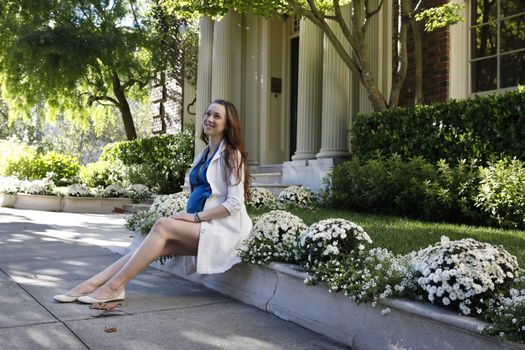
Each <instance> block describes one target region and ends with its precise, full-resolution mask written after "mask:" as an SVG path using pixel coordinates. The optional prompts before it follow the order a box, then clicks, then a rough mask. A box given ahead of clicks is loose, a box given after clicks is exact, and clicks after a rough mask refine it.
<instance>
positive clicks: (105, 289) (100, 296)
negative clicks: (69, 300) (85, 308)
mask: <svg viewBox="0 0 525 350" xmlns="http://www.w3.org/2000/svg"><path fill="white" fill-rule="evenodd" d="M125 297H126V292H125V291H124V288H121V289H116V290H115V289H112V288H110V287H109V286H107V285H103V286H101V287H99V288H97V290H95V291H94V292H93V293H90V294H89V295H85V296H81V297H79V298H78V301H80V302H81V303H86V304H95V303H107V302H110V301H118V300H124V298H125Z"/></svg>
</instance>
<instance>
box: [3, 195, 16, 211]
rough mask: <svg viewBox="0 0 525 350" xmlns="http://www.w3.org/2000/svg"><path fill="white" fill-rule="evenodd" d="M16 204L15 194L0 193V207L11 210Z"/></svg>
mask: <svg viewBox="0 0 525 350" xmlns="http://www.w3.org/2000/svg"><path fill="white" fill-rule="evenodd" d="M15 203H16V194H5V193H0V207H9V208H12V207H14V206H15Z"/></svg>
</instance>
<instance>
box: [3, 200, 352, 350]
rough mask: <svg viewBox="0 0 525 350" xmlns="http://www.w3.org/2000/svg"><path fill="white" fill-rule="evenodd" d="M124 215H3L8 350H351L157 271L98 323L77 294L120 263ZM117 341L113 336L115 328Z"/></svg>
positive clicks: (127, 237)
mask: <svg viewBox="0 0 525 350" xmlns="http://www.w3.org/2000/svg"><path fill="white" fill-rule="evenodd" d="M123 222H124V220H123V216H122V215H98V214H73V213H54V212H43V211H31V210H15V209H8V208H0V349H9V350H10V349H24V350H28V349H54V350H55V349H57V350H58V349H141V350H142V349H147V350H152V349H343V348H346V347H344V346H342V345H340V344H337V343H334V342H332V341H331V340H329V339H327V338H326V337H324V336H322V335H319V334H316V333H313V332H311V331H308V330H306V329H304V328H302V327H299V326H297V325H294V324H292V323H290V322H286V321H283V320H281V319H279V318H277V317H275V316H273V315H270V314H267V313H265V312H263V311H260V310H259V309H256V308H254V307H251V306H248V305H245V304H242V303H240V302H237V301H235V300H233V299H231V298H229V297H226V296H224V295H221V294H219V293H217V292H214V291H211V290H209V289H206V288H205V287H202V286H201V285H197V284H194V283H191V282H188V281H186V280H183V279H181V278H178V277H176V276H174V275H171V274H169V273H166V272H161V271H158V270H155V269H152V268H148V269H146V270H145V271H144V272H143V273H141V274H140V275H138V276H137V277H136V278H135V279H134V280H133V281H132V282H131V283H130V284H128V287H127V289H126V296H127V298H126V301H125V303H124V305H122V306H121V307H120V312H115V313H112V314H104V315H102V316H100V315H98V312H97V311H96V310H92V309H89V307H88V306H86V305H83V304H78V303H73V304H59V303H56V302H54V301H53V300H52V296H53V295H54V294H59V293H61V292H64V291H67V290H68V289H69V288H71V287H73V286H74V285H75V284H76V283H78V282H79V281H81V280H83V279H86V278H88V277H89V276H91V275H93V274H94V273H96V272H98V271H100V270H101V268H103V267H105V266H107V265H109V264H110V263H112V262H113V261H115V260H116V259H117V258H118V257H119V255H118V254H115V253H113V252H112V251H110V250H108V249H106V248H109V247H111V249H112V250H113V251H119V250H120V251H121V252H124V251H125V248H126V247H127V246H128V245H129V244H130V243H131V241H132V238H133V237H132V233H131V232H129V231H128V230H126V229H125V228H124V226H123ZM106 327H107V328H115V329H116V332H114V333H108V332H105V328H106Z"/></svg>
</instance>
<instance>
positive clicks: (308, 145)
mask: <svg viewBox="0 0 525 350" xmlns="http://www.w3.org/2000/svg"><path fill="white" fill-rule="evenodd" d="M371 2H373V1H371ZM461 2H462V4H464V8H463V10H462V16H463V18H465V21H463V22H460V23H458V24H456V25H453V26H451V27H450V28H445V29H442V30H439V31H438V32H435V33H432V34H425V40H424V43H425V53H424V54H425V55H426V60H425V62H426V66H425V72H424V74H425V76H424V84H425V94H426V95H427V96H430V100H446V99H450V98H456V99H458V98H467V97H469V96H471V95H473V94H479V93H491V92H494V91H499V90H504V89H509V88H513V87H515V86H517V85H518V84H524V83H525V72H524V70H525V24H524V23H525V2H524V1H523V0H463V1H461ZM343 10H344V11H345V13H346V15H347V16H350V13H349V11H350V9H349V8H348V6H347V7H346V8H345V7H343ZM392 12H393V3H392V0H387V1H385V2H384V4H383V6H382V9H381V11H380V12H379V13H378V14H377V15H376V16H374V17H373V18H372V20H371V23H370V25H369V29H368V34H367V41H368V45H369V48H370V57H371V65H372V71H373V73H374V75H375V77H376V80H377V83H378V86H379V88H380V90H381V92H382V93H383V95H384V96H386V97H388V93H389V91H390V88H391V84H392V81H391V76H392V73H391V72H392V49H393V48H392V26H393V25H394V23H393V22H392ZM333 29H334V31H335V32H336V34H337V35H338V36H340V37H342V33H340V32H339V30H338V28H336V27H335V25H334V27H333ZM412 76H413V73H411V70H410V69H409V73H408V77H407V81H406V82H405V86H404V89H403V95H402V98H401V102H402V103H405V104H407V103H410V98H411V97H410V96H411V89H413V87H412V85H411V84H413V79H412ZM216 98H224V99H227V100H230V101H232V102H233V103H234V104H235V105H236V106H237V108H238V109H239V112H240V116H241V125H242V128H243V134H244V138H245V141H246V147H247V151H248V161H249V164H250V165H268V164H282V182H283V183H288V184H302V185H305V186H307V187H310V188H312V189H314V190H318V189H319V188H320V187H322V186H323V180H322V179H323V177H324V176H325V175H326V174H327V173H328V172H329V171H330V169H331V167H332V166H333V165H334V164H335V163H337V162H339V161H341V160H343V159H346V158H347V157H349V156H350V155H351V151H352V150H351V142H350V141H351V140H350V139H349V133H348V131H349V129H350V127H351V123H352V116H354V115H356V114H358V113H366V112H371V111H372V110H373V109H372V106H371V104H370V102H369V100H368V95H367V92H366V90H365V89H364V87H363V86H362V85H361V84H360V83H359V80H358V78H357V77H355V76H353V74H352V73H351V72H350V71H349V69H348V68H347V67H346V65H345V64H344V63H343V61H342V60H341V58H340V57H339V56H338V54H337V52H336V51H335V49H334V47H333V46H332V44H331V43H330V42H329V41H328V39H327V38H326V37H325V36H324V35H323V33H322V32H321V30H320V29H319V28H318V27H316V26H315V25H314V24H313V23H311V22H310V21H309V20H306V19H298V18H288V19H287V20H286V21H284V20H268V19H265V18H262V17H259V16H255V15H250V14H237V13H233V12H230V13H228V14H227V15H226V16H225V17H223V18H222V19H221V20H219V21H213V20H212V19H210V18H207V17H203V18H201V19H200V40H199V55H198V73H197V91H196V103H195V113H196V117H195V124H196V130H197V131H198V130H200V128H201V123H202V119H201V117H199V116H202V115H203V114H204V111H205V109H206V107H207V105H208V103H209V102H210V101H212V100H214V99H216ZM203 147H204V145H203V144H202V142H201V141H200V140H197V141H196V151H199V150H201V149H202V148H203Z"/></svg>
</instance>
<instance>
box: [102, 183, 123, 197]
mask: <svg viewBox="0 0 525 350" xmlns="http://www.w3.org/2000/svg"><path fill="white" fill-rule="evenodd" d="M126 195H127V193H126V190H125V189H124V188H122V187H120V186H119V185H109V186H107V187H106V188H105V189H104V191H103V192H102V197H106V198H113V197H125V196H126Z"/></svg>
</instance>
